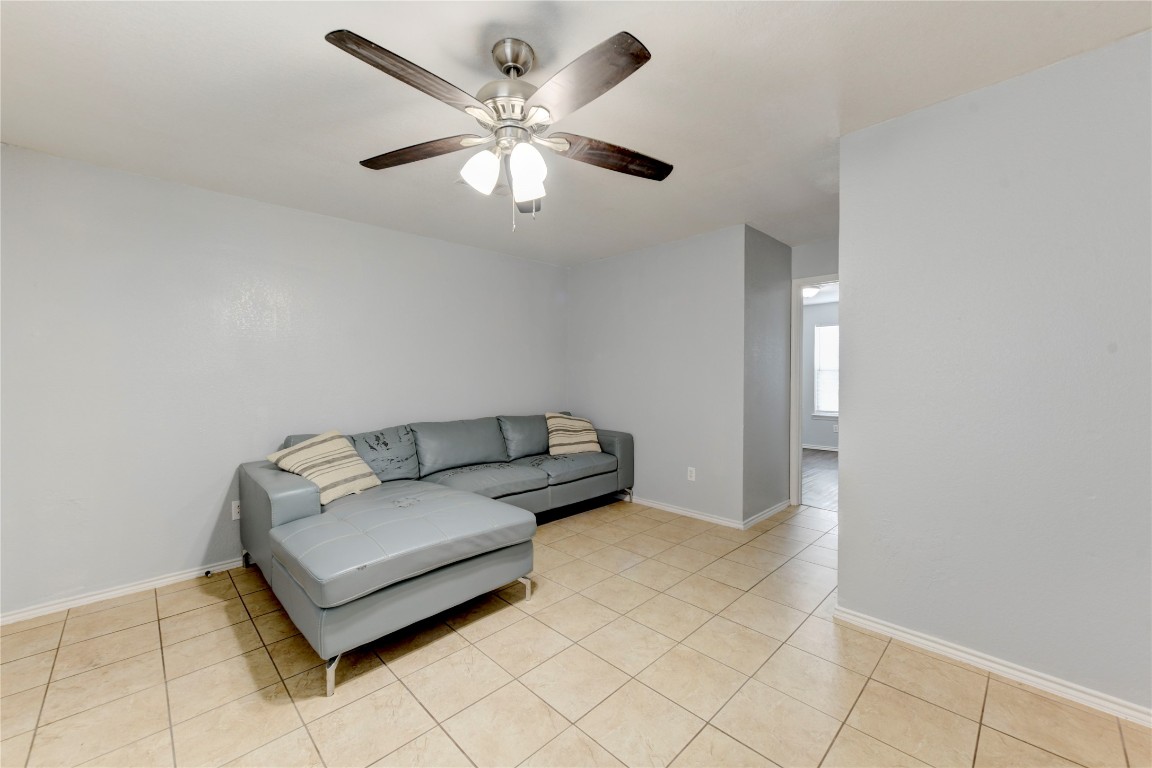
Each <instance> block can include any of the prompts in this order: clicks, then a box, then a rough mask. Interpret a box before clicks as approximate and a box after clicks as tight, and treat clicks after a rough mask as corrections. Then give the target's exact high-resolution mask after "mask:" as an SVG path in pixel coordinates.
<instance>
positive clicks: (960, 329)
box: [840, 33, 1152, 707]
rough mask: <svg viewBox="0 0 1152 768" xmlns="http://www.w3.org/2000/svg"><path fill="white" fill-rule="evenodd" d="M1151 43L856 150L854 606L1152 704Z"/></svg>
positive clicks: (952, 106) (848, 163)
mask: <svg viewBox="0 0 1152 768" xmlns="http://www.w3.org/2000/svg"><path fill="white" fill-rule="evenodd" d="M1150 59H1152V46H1150V37H1149V34H1148V33H1144V34H1141V35H1137V36H1134V37H1131V38H1128V39H1126V40H1123V41H1120V42H1119V43H1116V44H1114V45H1111V46H1109V47H1107V48H1103V49H1100V50H1097V51H1094V52H1091V53H1087V54H1084V55H1081V56H1077V57H1075V58H1072V59H1068V60H1066V61H1063V62H1060V63H1057V64H1054V65H1052V66H1050V67H1047V68H1045V69H1042V70H1039V71H1036V72H1033V73H1030V74H1026V75H1023V76H1021V77H1017V78H1014V79H1011V80H1008V81H1005V82H1003V83H1000V84H998V85H994V86H991V87H988V88H984V89H982V90H979V91H976V92H973V93H970V94H967V95H965V96H961V97H958V98H955V99H952V100H950V101H947V102H944V103H941V104H937V105H935V106H932V107H928V108H926V109H923V110H920V111H918V112H915V113H912V114H910V115H907V116H905V117H902V118H898V119H896V120H890V121H888V122H886V123H883V124H881V125H877V126H874V127H872V128H868V129H866V130H863V131H860V132H858V133H855V134H852V135H850V136H847V137H845V138H844V140H843V142H842V145H841V160H840V168H841V174H842V176H841V182H840V190H841V200H840V210H841V224H840V246H841V253H840V260H841V264H840V275H841V278H842V280H843V283H844V285H845V286H851V290H850V291H848V290H846V291H845V292H844V295H843V297H842V298H841V301H840V304H841V312H842V314H843V321H844V325H845V327H847V328H850V329H851V333H850V334H846V335H845V337H844V345H843V348H842V353H843V364H844V391H843V395H844V397H843V401H844V402H843V413H844V415H843V417H842V419H841V421H842V423H843V425H844V429H843V434H842V438H843V439H842V441H841V456H840V483H841V492H840V499H841V510H842V515H841V526H840V529H841V530H840V539H841V547H840V574H841V582H840V604H841V605H842V606H844V607H845V608H848V609H852V610H856V611H859V612H861V613H864V614H867V615H870V616H873V617H876V618H879V619H883V620H885V621H889V622H892V623H894V624H897V625H900V626H903V627H907V628H910V629H913V630H918V631H921V632H924V633H927V634H930V635H934V636H936V637H939V638H942V639H944V640H947V641H950V642H952V643H956V644H959V645H961V646H964V647H967V648H971V649H974V650H977V651H981V652H983V653H986V654H990V655H992V656H994V657H997V658H1000V659H1004V660H1007V661H1009V662H1013V663H1015V664H1019V665H1022V666H1024V667H1027V668H1030V669H1033V670H1037V671H1040V672H1043V673H1046V674H1049V675H1052V676H1055V677H1057V678H1060V679H1063V680H1067V681H1070V682H1073V683H1076V684H1079V685H1082V686H1085V687H1087V688H1089V689H1093V690H1096V691H1100V692H1103V693H1106V694H1110V695H1112V696H1115V697H1118V698H1120V699H1122V700H1125V701H1128V702H1132V703H1134V704H1136V705H1139V706H1142V707H1148V706H1149V705H1152V669H1150V654H1149V652H1148V649H1149V648H1150V647H1152V430H1150V426H1149V425H1150V422H1152V412H1150V411H1152V386H1150V378H1152V373H1150V371H1152V322H1150V320H1152V318H1150V314H1149V306H1152V290H1150V285H1152V259H1150V258H1149V254H1150V253H1152V242H1150V231H1152V221H1150V213H1149V212H1150V211H1152V178H1150V169H1152V157H1150V147H1152V140H1150V137H1152V115H1150V112H1152V101H1150V100H1149V92H1150V90H1152V78H1150V72H1149V60H1150Z"/></svg>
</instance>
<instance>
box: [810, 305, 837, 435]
mask: <svg viewBox="0 0 1152 768" xmlns="http://www.w3.org/2000/svg"><path fill="white" fill-rule="evenodd" d="M813 357H814V358H815V361H816V408H815V410H816V413H817V414H827V415H830V416H837V415H839V414H840V326H838V325H818V326H816V354H815V355H814V356H813Z"/></svg>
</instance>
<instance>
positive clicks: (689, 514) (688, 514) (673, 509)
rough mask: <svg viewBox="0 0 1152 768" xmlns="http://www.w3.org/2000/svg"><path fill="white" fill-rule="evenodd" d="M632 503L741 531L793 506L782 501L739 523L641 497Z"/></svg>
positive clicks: (637, 497)
mask: <svg viewBox="0 0 1152 768" xmlns="http://www.w3.org/2000/svg"><path fill="white" fill-rule="evenodd" d="M632 501H634V502H636V503H637V504H642V505H644V506H645V507H655V508H656V509H662V510H664V511H665V512H675V513H676V514H678V515H684V516H685V517H694V518H696V519H697V520H706V521H707V522H709V523H715V524H716V525H723V526H725V527H726V528H738V529H740V530H745V531H746V530H748V529H749V528H750V527H752V526H753V525H755V524H756V523H758V522H760V521H761V520H763V519H764V518H766V517H771V516H772V515H774V514H776V513H777V512H779V511H780V510H782V509H787V508H788V507H790V506H791V503H790V502H788V501H782V502H780V503H779V504H777V505H776V506H774V507H772V508H771V509H766V510H764V511H763V512H758V513H757V514H756V515H755V516H753V517H752V518H751V519H750V520H745V521H743V522H738V521H736V520H729V519H728V518H725V517H717V516H716V515H710V514H708V513H707V512H698V511H697V510H695V509H687V508H685V507H677V506H675V505H673V504H665V503H664V502H663V501H653V500H652V499H642V498H640V497H639V496H634V497H633V498H632Z"/></svg>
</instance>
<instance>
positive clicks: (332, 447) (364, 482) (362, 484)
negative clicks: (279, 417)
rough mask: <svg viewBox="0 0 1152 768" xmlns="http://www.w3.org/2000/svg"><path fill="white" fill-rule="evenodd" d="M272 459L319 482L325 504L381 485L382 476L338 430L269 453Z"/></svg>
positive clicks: (281, 467)
mask: <svg viewBox="0 0 1152 768" xmlns="http://www.w3.org/2000/svg"><path fill="white" fill-rule="evenodd" d="M268 461H270V462H272V463H273V464H275V465H276V466H278V467H280V469H283V470H286V471H288V472H291V473H292V474H294V475H300V476H301V477H306V478H308V479H309V480H311V481H312V482H314V483H316V485H318V486H319V487H320V503H321V504H327V503H329V502H331V501H335V500H336V499H339V498H340V497H342V496H347V495H348V494H350V493H360V491H363V490H367V489H368V488H372V487H374V486H377V485H380V478H378V477H376V474H375V473H374V472H373V471H372V468H371V467H369V466H368V465H367V464H366V463H365V462H364V459H362V458H360V454H358V453H356V451H355V449H354V448H352V444H351V443H349V442H348V438H346V437H344V435H342V434H340V433H339V432H336V431H332V432H325V433H324V434H322V435H317V436H316V437H313V438H312V439H311V440H305V441H304V442H302V443H297V444H296V445H294V446H292V447H291V448H285V449H284V450H282V451H277V452H276V453H273V454H271V455H269V456H268Z"/></svg>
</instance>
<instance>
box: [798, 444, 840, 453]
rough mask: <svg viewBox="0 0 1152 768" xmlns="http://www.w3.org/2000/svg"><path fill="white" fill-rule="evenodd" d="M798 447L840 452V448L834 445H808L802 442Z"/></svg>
mask: <svg viewBox="0 0 1152 768" xmlns="http://www.w3.org/2000/svg"><path fill="white" fill-rule="evenodd" d="M800 447H801V448H811V449H812V450H814V451H832V452H834V453H839V452H840V448H839V447H838V446H835V445H809V444H808V443H803V444H801V446H800Z"/></svg>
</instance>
